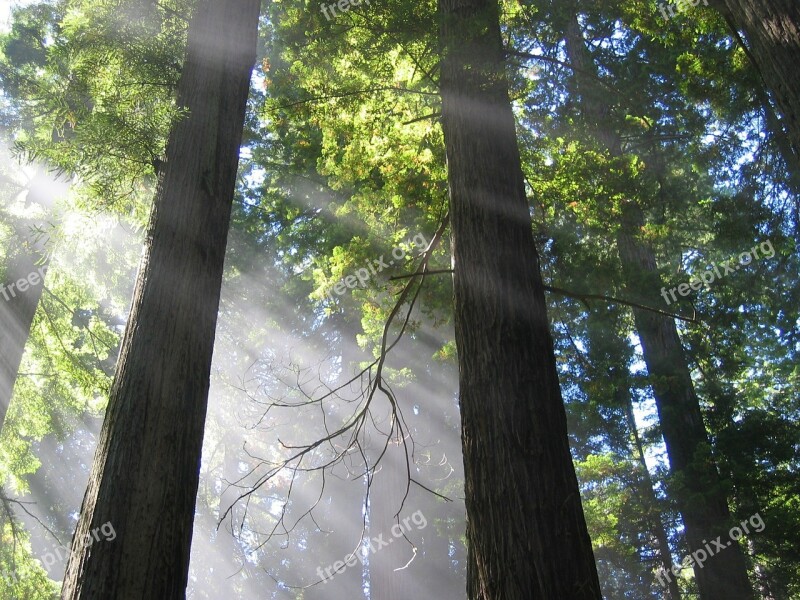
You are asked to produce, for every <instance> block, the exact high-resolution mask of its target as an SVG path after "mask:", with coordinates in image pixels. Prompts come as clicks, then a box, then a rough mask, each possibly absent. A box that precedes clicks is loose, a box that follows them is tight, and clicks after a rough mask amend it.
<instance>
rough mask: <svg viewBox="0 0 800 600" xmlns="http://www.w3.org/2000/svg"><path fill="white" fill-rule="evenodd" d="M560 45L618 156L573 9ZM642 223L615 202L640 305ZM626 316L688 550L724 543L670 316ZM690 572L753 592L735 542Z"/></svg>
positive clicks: (651, 274) (645, 259)
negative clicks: (639, 352) (650, 391)
mask: <svg viewBox="0 0 800 600" xmlns="http://www.w3.org/2000/svg"><path fill="white" fill-rule="evenodd" d="M566 49H567V55H568V56H569V59H570V62H571V64H572V65H573V66H574V72H575V80H576V82H577V83H578V85H577V88H578V93H579V95H580V101H581V103H582V104H581V106H582V108H583V112H584V116H585V117H586V120H587V122H589V123H592V124H594V125H595V127H596V128H597V130H596V136H597V139H598V140H599V142H600V143H601V144H602V145H603V146H604V147H605V149H606V150H607V151H608V152H609V153H610V154H611V155H612V156H621V155H622V146H621V143H620V139H619V136H618V134H617V132H616V131H615V130H614V129H613V128H612V127H611V126H610V125H609V121H608V116H609V114H610V112H611V108H610V106H609V105H608V103H607V102H605V101H604V100H603V95H602V93H600V92H599V90H597V89H596V88H595V87H594V85H593V83H591V81H590V79H589V78H586V77H583V76H582V75H583V74H584V73H589V74H597V72H598V69H597V67H596V65H595V64H594V61H593V58H592V56H591V54H590V53H589V51H588V49H587V48H586V45H585V42H584V39H583V34H582V32H581V28H580V25H579V23H578V20H577V17H573V18H571V19H570V21H569V24H568V26H567V39H566ZM643 226H644V213H643V211H642V209H641V207H640V206H639V205H638V204H637V202H636V201H635V200H633V201H631V202H629V203H628V204H627V205H625V207H624V208H623V215H622V222H621V224H620V228H619V230H618V233H617V249H618V252H619V258H620V262H621V264H622V269H623V274H624V278H625V284H626V289H627V292H628V295H629V297H630V298H631V299H633V300H635V301H636V302H639V303H640V304H642V305H644V306H659V304H660V302H661V299H660V290H661V287H662V283H661V277H660V275H659V273H658V267H657V264H656V259H655V254H654V252H653V250H652V249H651V248H650V247H649V246H648V245H647V244H646V243H645V242H643V241H642V240H641V239H640V237H639V235H640V233H641V230H642V227H643ZM633 316H634V322H635V325H636V331H637V333H638V336H639V340H640V342H641V344H642V354H643V355H644V361H645V364H646V365H647V372H648V374H649V376H650V379H651V382H652V387H653V395H654V397H655V401H656V407H657V410H658V416H659V422H660V424H661V432H662V434H663V436H664V444H665V445H666V448H667V455H668V456H669V462H670V469H671V471H672V473H673V475H674V476H675V479H676V484H677V485H675V486H674V487H673V491H674V492H675V493H676V494H677V502H678V507H679V509H680V511H681V515H682V516H683V522H684V526H685V529H686V541H687V543H688V546H689V551H690V552H694V551H695V550H701V549H704V548H705V547H706V544H707V543H709V542H711V541H712V540H716V539H717V537H718V536H720V537H721V541H722V543H723V544H725V543H727V541H729V540H728V530H729V528H730V527H731V525H732V523H731V515H730V511H729V509H728V499H727V496H726V493H725V488H724V486H723V484H722V480H721V478H720V475H719V472H718V471H717V466H716V461H715V459H714V457H713V454H712V452H711V444H710V442H709V438H708V433H707V431H706V428H705V423H704V421H703V415H702V413H701V410H700V402H699V400H698V398H697V395H696V393H695V391H694V385H693V383H692V378H691V375H690V371H689V366H688V363H687V359H686V356H685V354H684V351H683V346H682V345H681V341H680V338H679V337H678V331H677V328H676V327H675V321H674V320H673V319H671V318H669V317H665V316H663V315H660V314H657V313H655V312H652V311H647V310H642V309H637V308H634V309H633ZM704 552H705V550H704ZM694 574H695V580H696V581H697V586H698V588H699V590H700V597H701V599H702V600H739V599H741V600H750V599H752V598H753V592H752V588H751V586H750V582H749V580H748V577H747V565H746V563H745V559H744V554H743V552H742V550H741V548H740V546H739V544H738V543H736V542H732V543H731V545H730V546H729V547H726V548H725V550H723V551H719V552H717V553H716V554H714V555H713V556H712V557H710V558H709V559H708V560H707V561H706V562H705V564H704V565H702V568H695V569H694ZM665 577H669V578H673V577H674V575H673V574H672V573H669V574H668V575H666V576H665Z"/></svg>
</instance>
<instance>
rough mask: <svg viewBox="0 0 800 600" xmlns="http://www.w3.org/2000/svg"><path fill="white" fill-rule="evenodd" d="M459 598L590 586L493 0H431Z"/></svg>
mask: <svg viewBox="0 0 800 600" xmlns="http://www.w3.org/2000/svg"><path fill="white" fill-rule="evenodd" d="M439 8H440V13H441V14H440V18H441V41H442V46H443V48H442V50H443V56H442V62H441V93H442V127H443V130H444V136H445V144H446V152H447V166H448V175H449V186H450V219H451V224H452V234H453V253H454V254H453V258H454V268H455V273H454V276H453V282H454V292H455V298H454V301H455V308H454V314H455V335H456V344H457V347H458V361H459V384H460V400H461V424H462V446H463V450H464V473H465V480H466V490H465V491H466V507H467V544H468V548H469V550H468V567H467V592H468V595H469V598H471V599H472V600H501V599H502V600H536V599H547V600H578V599H589V598H591V599H594V600H598V599H599V598H600V597H601V593H600V584H599V582H598V578H597V570H596V568H595V563H594V556H593V553H592V547H591V541H590V539H589V534H588V533H587V530H586V523H585V520H584V516H583V511H582V507H581V499H580V494H579V490H578V482H577V479H576V477H575V470H574V467H573V464H572V457H571V455H570V449H569V444H568V440H567V425H566V416H565V412H564V405H563V401H562V398H561V392H560V388H559V383H558V376H557V372H556V366H555V358H554V354H553V343H552V339H551V337H550V329H549V323H548V319H547V312H546V305H545V298H544V289H543V284H542V279H541V273H540V271H539V260H538V255H537V251H536V248H535V246H534V241H533V234H532V226H531V217H530V212H529V207H528V201H527V198H526V196H525V189H524V182H523V175H522V168H521V164H520V156H519V150H518V147H517V139H516V131H515V123H514V116H513V113H512V110H511V105H510V102H509V97H508V84H507V80H506V77H505V73H504V62H503V52H502V45H501V38H500V26H499V16H498V10H499V7H498V3H497V2H496V1H495V0H440V2H439Z"/></svg>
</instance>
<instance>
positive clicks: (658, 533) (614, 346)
mask: <svg viewBox="0 0 800 600" xmlns="http://www.w3.org/2000/svg"><path fill="white" fill-rule="evenodd" d="M620 318H622V317H621V315H619V314H618V313H616V311H605V310H592V311H590V312H589V314H588V317H587V330H588V331H587V336H586V338H587V341H588V358H589V362H588V364H587V366H586V369H587V370H586V376H587V379H588V380H589V381H590V382H592V388H593V389H597V385H598V384H599V385H600V386H601V389H603V390H604V391H603V392H601V393H603V394H604V396H605V397H606V398H609V396H610V400H611V403H610V406H611V407H612V408H613V409H614V410H615V413H614V417H612V419H614V423H612V424H611V426H612V427H619V424H618V423H617V422H616V421H617V419H616V418H615V417H616V414H617V413H616V411H622V413H623V414H624V415H625V421H626V423H627V430H626V429H625V428H624V427H620V428H619V430H620V431H625V432H626V433H627V434H628V436H626V437H627V438H628V439H627V440H625V442H627V443H625V446H624V448H623V450H622V451H623V452H624V451H628V452H631V453H632V454H633V457H632V458H633V460H635V461H637V462H638V463H639V474H640V475H641V480H638V481H636V484H635V486H634V487H635V488H636V490H637V491H638V493H639V496H640V499H639V500H638V505H639V506H640V508H641V510H642V513H643V517H644V521H645V527H646V529H643V530H642V533H644V534H645V535H652V536H653V537H655V540H656V544H657V548H656V550H657V552H658V556H657V560H658V562H659V563H660V564H661V567H662V569H663V570H664V571H665V572H667V573H669V572H670V571H671V570H672V567H673V562H672V554H671V552H670V546H669V538H668V537H667V530H666V527H665V526H664V515H663V514H662V512H661V508H660V505H659V501H658V497H657V496H656V493H655V490H654V486H653V479H652V477H651V475H650V471H649V470H648V468H647V461H646V460H645V453H644V445H643V444H642V438H641V437H640V436H639V429H638V426H637V424H636V418H635V416H634V412H633V398H632V396H631V375H630V371H629V370H628V368H627V364H628V362H629V358H630V350H629V347H628V345H627V343H626V341H625V340H624V338H623V337H622V336H620V335H618V334H617V332H618V331H619V325H620V324H619V321H618V319H620ZM606 402H608V401H606ZM615 437H616V436H613V437H612V439H614V438H615ZM615 445H616V444H615ZM631 445H632V446H633V448H631ZM646 543H648V544H649V543H650V542H649V541H648V542H646ZM640 556H641V554H640ZM666 583H667V589H666V595H665V596H664V598H665V600H680V598H681V592H680V588H679V586H678V581H677V578H674V577H673V578H671V579H670V580H669V581H668V582H666Z"/></svg>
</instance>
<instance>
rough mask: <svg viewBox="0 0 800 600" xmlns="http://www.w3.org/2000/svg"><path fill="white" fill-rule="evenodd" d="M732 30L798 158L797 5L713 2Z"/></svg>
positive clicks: (772, 0) (787, 1)
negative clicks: (738, 35)
mask: <svg viewBox="0 0 800 600" xmlns="http://www.w3.org/2000/svg"><path fill="white" fill-rule="evenodd" d="M712 4H713V5H714V6H716V7H717V8H719V10H720V11H721V12H722V14H723V15H724V16H725V18H726V19H727V21H728V22H729V23H730V25H731V27H733V28H734V29H736V30H737V31H739V32H743V33H744V36H745V41H746V43H747V48H748V50H749V55H750V57H751V58H752V60H753V63H754V66H755V68H756V70H757V71H758V72H759V74H760V75H761V78H762V79H763V81H764V85H765V87H766V88H767V91H768V92H770V93H771V94H772V96H773V98H774V100H775V104H776V105H777V106H778V110H779V111H780V113H781V115H782V116H783V118H784V120H785V125H786V130H787V132H788V134H789V139H790V140H791V144H792V146H793V151H794V155H795V156H800V77H798V75H797V65H798V63H800V2H798V1H797V0H712Z"/></svg>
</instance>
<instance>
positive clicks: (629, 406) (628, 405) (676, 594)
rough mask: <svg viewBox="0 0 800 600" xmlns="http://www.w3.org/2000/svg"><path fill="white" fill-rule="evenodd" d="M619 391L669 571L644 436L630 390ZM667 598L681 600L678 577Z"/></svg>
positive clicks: (651, 517) (666, 543) (646, 501)
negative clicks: (640, 432) (641, 434)
mask: <svg viewBox="0 0 800 600" xmlns="http://www.w3.org/2000/svg"><path fill="white" fill-rule="evenodd" d="M618 393H620V394H624V395H625V397H624V398H620V400H622V401H623V402H624V406H625V417H626V419H627V421H628V428H629V429H630V432H631V437H632V438H633V444H634V447H635V448H636V458H637V460H638V461H639V465H640V467H641V470H642V475H643V485H642V490H641V491H642V494H643V496H644V499H643V502H642V503H643V504H644V505H645V506H646V507H647V512H648V514H647V517H648V521H649V522H650V527H651V528H652V530H653V534H654V535H655V537H656V542H658V560H659V562H660V563H661V568H662V569H664V572H665V573H669V572H671V571H672V567H673V566H674V564H673V562H672V554H671V552H670V548H669V538H668V537H667V530H666V528H665V527H664V521H663V515H662V514H661V511H660V510H659V509H658V498H657V497H656V493H655V491H654V489H653V478H652V477H651V475H650V470H649V469H648V468H647V460H645V456H644V447H643V446H642V438H641V437H640V436H639V428H638V426H637V425H636V417H635V416H634V414H633V400H632V399H631V395H630V391H629V390H627V389H623V390H618ZM665 598H667V599H668V600H681V590H680V588H679V587H678V578H677V577H671V578H670V579H669V580H668V581H667V595H666V596H665Z"/></svg>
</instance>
